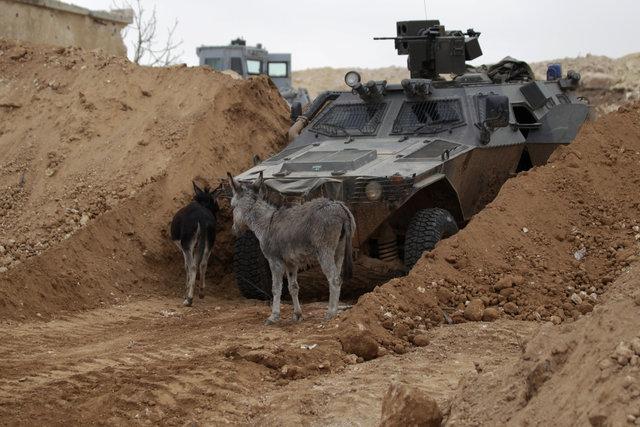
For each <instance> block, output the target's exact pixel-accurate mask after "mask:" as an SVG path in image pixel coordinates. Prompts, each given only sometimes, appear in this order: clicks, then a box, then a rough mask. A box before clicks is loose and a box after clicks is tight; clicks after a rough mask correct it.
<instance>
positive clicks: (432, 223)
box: [404, 208, 458, 268]
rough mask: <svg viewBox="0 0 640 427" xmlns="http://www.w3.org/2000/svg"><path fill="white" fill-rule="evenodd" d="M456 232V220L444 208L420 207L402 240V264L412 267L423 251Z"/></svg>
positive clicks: (428, 249) (430, 248)
mask: <svg viewBox="0 0 640 427" xmlns="http://www.w3.org/2000/svg"><path fill="white" fill-rule="evenodd" d="M457 232H458V224H456V220H455V218H454V217H453V215H451V214H450V213H449V211H446V210H444V209H440V208H430V209H422V210H420V211H418V212H416V214H415V215H414V216H413V218H412V219H411V222H410V223H409V227H408V228H407V234H406V236H405V241H404V265H405V267H407V268H412V267H413V266H414V265H415V263H416V262H418V260H419V259H420V257H421V256H422V254H423V253H424V252H427V251H430V250H432V249H433V248H435V247H436V245H437V244H438V242H439V241H440V240H442V239H445V238H447V237H451V236H453V235H454V234H456V233H457Z"/></svg>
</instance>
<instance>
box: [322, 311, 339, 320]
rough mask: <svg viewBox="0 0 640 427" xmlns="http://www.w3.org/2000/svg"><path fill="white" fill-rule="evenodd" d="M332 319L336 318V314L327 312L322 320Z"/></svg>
mask: <svg viewBox="0 0 640 427" xmlns="http://www.w3.org/2000/svg"><path fill="white" fill-rule="evenodd" d="M334 317H336V313H329V312H327V313H326V314H325V315H324V320H331V319H333V318H334Z"/></svg>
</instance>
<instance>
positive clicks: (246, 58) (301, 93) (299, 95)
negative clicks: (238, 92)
mask: <svg viewBox="0 0 640 427" xmlns="http://www.w3.org/2000/svg"><path fill="white" fill-rule="evenodd" d="M196 53H197V54H198V57H199V58H200V65H208V66H209V67H211V68H213V69H214V70H218V71H224V70H232V71H235V72H236V73H238V74H239V75H240V76H242V77H244V78H247V77H250V76H256V75H260V74H266V75H268V76H269V77H270V78H271V80H272V81H273V83H275V85H276V86H277V87H278V90H279V91H280V94H281V95H282V97H283V98H284V99H285V100H286V101H287V102H288V103H289V105H293V104H294V103H299V104H300V105H302V106H304V105H306V104H308V103H309V101H310V99H309V93H308V92H307V90H306V89H304V88H297V89H296V88H294V87H293V85H292V82H291V54H290V53H269V52H267V50H266V49H265V48H264V47H263V46H262V45H261V44H258V45H257V46H255V47H253V46H247V43H246V42H245V41H244V40H243V39H240V38H238V39H235V40H232V41H231V44H230V45H227V46H200V47H198V48H197V49H196ZM298 108H299V107H298Z"/></svg>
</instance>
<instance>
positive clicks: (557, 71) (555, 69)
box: [547, 64, 562, 82]
mask: <svg viewBox="0 0 640 427" xmlns="http://www.w3.org/2000/svg"><path fill="white" fill-rule="evenodd" d="M561 78H562V65H561V64H549V66H548V67H547V81H549V82H550V81H553V80H560V79H561Z"/></svg>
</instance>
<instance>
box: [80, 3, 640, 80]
mask: <svg viewBox="0 0 640 427" xmlns="http://www.w3.org/2000/svg"><path fill="white" fill-rule="evenodd" d="M67 1H69V2H71V3H75V4H77V5H79V6H83V7H87V8H90V9H109V8H110V7H111V5H112V0H67ZM142 3H143V4H144V5H146V6H147V7H150V8H151V7H153V6H154V5H155V6H156V7H157V14H158V19H159V25H160V27H161V29H163V30H164V29H166V28H168V27H170V26H171V24H172V23H173V21H174V20H175V19H177V20H178V21H179V25H178V29H177V36H178V38H179V39H182V40H183V42H184V43H183V47H182V49H183V51H184V52H183V55H182V62H185V63H187V64H189V65H195V64H197V61H198V59H197V56H196V53H195V49H196V47H197V46H200V45H220V44H227V43H228V42H229V41H230V40H231V39H232V38H236V37H239V36H240V37H243V38H245V39H246V40H247V43H248V44H250V45H255V44H256V43H262V44H263V45H264V46H266V48H267V49H268V50H269V51H270V52H273V53H276V52H291V53H292V54H293V68H294V69H304V68H315V67H322V66H333V67H351V66H353V67H368V68H375V67H383V66H388V65H401V66H404V65H406V57H399V56H397V55H396V52H395V50H394V48H393V42H392V41H373V39H372V38H373V37H374V36H394V35H395V22H396V21H398V20H415V19H424V17H425V11H424V6H423V0H394V1H391V0H387V1H383V0H351V1H349V0H322V1H317V0H314V1H312V0H278V1H264V0H224V1H219V0H181V1H176V0H142ZM427 13H428V16H429V18H430V19H440V21H441V22H442V23H443V24H445V25H446V26H447V28H448V29H461V30H466V29H468V28H474V29H475V30H476V31H480V32H482V37H481V38H480V40H481V43H482V47H483V51H484V56H483V57H482V58H480V61H476V62H477V63H491V62H496V61H498V60H500V59H502V58H503V57H504V56H507V55H510V56H514V57H516V58H519V59H523V60H527V61H540V60H546V59H552V58H560V57H567V56H578V55H585V54H588V53H592V54H598V55H607V56H612V57H619V56H623V55H626V54H628V53H632V52H636V51H640V42H639V38H638V29H637V25H638V17H640V0H609V1H602V0H580V1H563V0H535V1H533V2H522V1H514V0H483V1H481V0H457V1H451V0H427Z"/></svg>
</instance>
